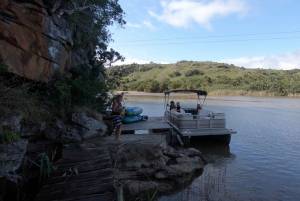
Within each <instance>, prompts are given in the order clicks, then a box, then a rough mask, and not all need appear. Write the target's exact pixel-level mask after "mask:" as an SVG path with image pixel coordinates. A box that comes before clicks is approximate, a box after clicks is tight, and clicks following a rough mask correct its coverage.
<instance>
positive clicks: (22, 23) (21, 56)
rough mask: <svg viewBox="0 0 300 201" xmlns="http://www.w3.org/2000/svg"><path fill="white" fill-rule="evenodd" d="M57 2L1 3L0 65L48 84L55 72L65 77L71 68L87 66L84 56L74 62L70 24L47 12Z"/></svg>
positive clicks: (0, 0)
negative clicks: (3, 63)
mask: <svg viewBox="0 0 300 201" xmlns="http://www.w3.org/2000/svg"><path fill="white" fill-rule="evenodd" d="M44 2H45V3H44ZM55 2H56V1H51V0H45V1H42V0H30V1H27V3H23V2H16V1H11V0H0V17H1V21H0V30H1V33H0V61H1V62H5V63H6V64H7V65H8V66H9V67H10V68H11V69H12V71H13V72H14V73H16V74H18V75H20V76H24V77H27V78H29V79H32V80H37V81H47V80H49V79H50V78H51V76H52V75H53V74H54V73H55V72H60V73H62V74H64V73H66V70H69V69H70V68H71V66H73V67H76V65H79V64H82V63H86V59H85V58H86V57H85V56H84V55H83V56H81V57H78V59H76V58H75V61H74V62H73V58H72V56H73V55H74V54H75V53H74V52H73V51H72V50H71V46H72V45H73V41H72V37H71V35H72V33H71V30H70V27H69V24H68V22H67V21H66V20H65V19H64V18H63V17H62V16H60V15H58V14H56V13H52V14H51V15H49V14H48V12H47V10H46V9H49V8H51V6H53V5H54V4H55Z"/></svg>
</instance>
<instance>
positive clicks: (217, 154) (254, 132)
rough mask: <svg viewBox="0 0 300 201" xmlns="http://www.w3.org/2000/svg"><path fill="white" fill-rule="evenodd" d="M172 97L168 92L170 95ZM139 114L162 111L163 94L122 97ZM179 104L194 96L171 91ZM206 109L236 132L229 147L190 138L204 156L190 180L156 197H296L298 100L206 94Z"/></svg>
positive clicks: (299, 195)
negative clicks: (221, 116)
mask: <svg viewBox="0 0 300 201" xmlns="http://www.w3.org/2000/svg"><path fill="white" fill-rule="evenodd" d="M171 96H172V94H171ZM124 99H125V100H124V102H125V103H126V106H128V107H129V106H137V107H141V108H143V113H142V114H143V115H148V116H150V117H151V116H163V112H164V95H163V94H153V95H130V94H126V95H125V96H124ZM171 99H172V100H174V101H175V102H177V101H180V103H181V107H185V106H189V107H195V106H196V100H197V97H196V95H194V96H190V95H188V96H187V95H184V96H172V97H171ZM204 106H205V108H206V109H210V110H215V111H222V112H225V114H226V120H227V128H232V129H234V130H236V131H237V134H234V135H232V137H231V143H230V145H229V146H224V145H218V144H213V143H210V144H209V143H206V144H200V143H196V142H195V143H193V144H192V145H191V146H192V147H195V148H197V149H199V150H200V151H201V152H202V153H203V154H204V155H205V156H206V158H207V159H208V161H209V163H208V164H207V165H205V167H204V171H203V172H202V174H201V175H200V176H199V175H198V176H196V177H195V178H194V179H193V180H192V181H191V182H190V184H188V185H186V186H183V187H182V188H181V189H180V190H178V191H176V192H173V194H171V195H167V194H164V193H163V194H162V196H161V197H160V198H158V200H159V201H173V200H174V201H175V200H176V201H194V200H195V201H196V200H197V201H198V200H218V201H221V200H243V201H244V200H255V201H256V200H284V201H285V200H289V201H290V200H300V99H299V98H268V97H267V98H266V97H263V98H261V97H243V96H234V97H229V96H213V97H208V98H207V100H206V104H205V105H204Z"/></svg>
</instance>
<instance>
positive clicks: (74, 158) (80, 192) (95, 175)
mask: <svg viewBox="0 0 300 201" xmlns="http://www.w3.org/2000/svg"><path fill="white" fill-rule="evenodd" d="M54 166H55V167H57V171H54V172H53V173H52V174H51V177H50V178H49V179H47V180H46V181H45V182H44V183H43V187H42V189H41V190H40V192H39V194H38V195H37V197H36V199H35V200H36V201H48V200H49V201H50V200H51V201H54V200H57V201H58V200H77V201H80V200H82V201H95V200H97V201H98V200H110V201H112V200H116V194H115V193H114V185H113V172H112V162H111V157H110V155H109V153H108V152H107V151H106V150H104V149H86V150H81V149H78V147H77V149H76V148H75V147H68V148H67V149H65V150H64V151H63V158H62V159H60V160H59V161H57V162H55V163H54Z"/></svg>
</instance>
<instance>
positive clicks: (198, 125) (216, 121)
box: [165, 109, 226, 130]
mask: <svg viewBox="0 0 300 201" xmlns="http://www.w3.org/2000/svg"><path fill="white" fill-rule="evenodd" d="M165 118H166V120H167V121H168V122H169V123H170V124H172V125H173V126H175V127H176V128H178V129H181V130H182V129H188V130H198V129H203V128H206V129H211V128H225V127H226V119H225V114H224V113H220V112H212V111H209V110H198V111H197V114H195V110H194V111H192V110H191V109H184V112H177V111H176V110H172V111H166V112H165Z"/></svg>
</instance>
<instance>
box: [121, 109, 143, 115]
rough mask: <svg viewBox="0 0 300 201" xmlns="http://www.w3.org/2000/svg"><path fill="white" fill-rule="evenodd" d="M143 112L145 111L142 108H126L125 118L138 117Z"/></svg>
mask: <svg viewBox="0 0 300 201" xmlns="http://www.w3.org/2000/svg"><path fill="white" fill-rule="evenodd" d="M142 112H143V109H142V108H140V107H126V108H125V116H136V115H139V114H141V113H142Z"/></svg>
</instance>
